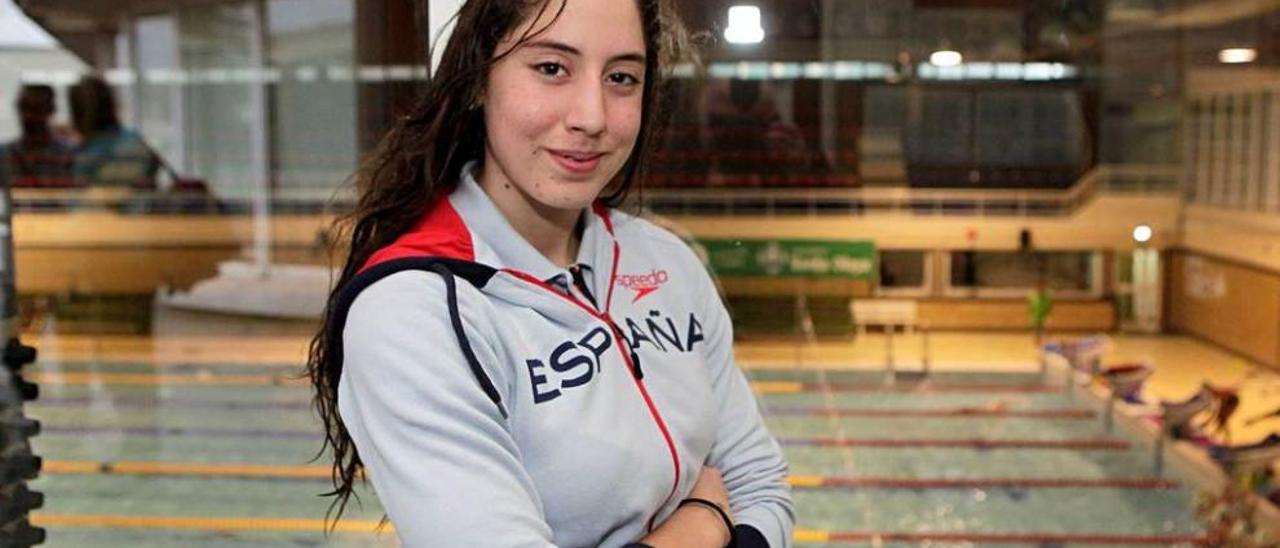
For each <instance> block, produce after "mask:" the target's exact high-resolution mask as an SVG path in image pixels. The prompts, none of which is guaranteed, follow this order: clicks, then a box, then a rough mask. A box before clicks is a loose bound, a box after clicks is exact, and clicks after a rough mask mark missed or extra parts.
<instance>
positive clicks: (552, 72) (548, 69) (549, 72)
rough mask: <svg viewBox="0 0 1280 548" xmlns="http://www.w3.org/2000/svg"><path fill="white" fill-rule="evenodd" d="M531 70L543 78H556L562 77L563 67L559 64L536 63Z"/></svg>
mask: <svg viewBox="0 0 1280 548" xmlns="http://www.w3.org/2000/svg"><path fill="white" fill-rule="evenodd" d="M533 70H536V71H538V73H539V74H541V75H543V76H551V77H556V76H563V75H564V65H561V64H560V63H538V64H536V65H534V66H533Z"/></svg>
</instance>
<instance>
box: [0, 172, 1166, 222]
mask: <svg viewBox="0 0 1280 548" xmlns="http://www.w3.org/2000/svg"><path fill="white" fill-rule="evenodd" d="M1181 177H1182V171H1181V168H1180V167H1179V166H1176V165H1146V164H1139V165H1135V164H1104V165H1100V166H1097V167H1095V168H1094V169H1092V170H1090V171H1089V172H1088V173H1087V174H1085V175H1084V176H1083V177H1081V178H1080V180H1079V181H1077V182H1076V183H1075V184H1074V185H1072V186H1071V187H1070V188H1065V189H1046V190H1031V189H1016V190H1013V189H931V188H910V187H907V186H905V182H904V183H903V186H900V187H875V188H812V187H810V188H765V189H740V188H737V189H735V188H697V189H673V188H667V189H664V188H658V189H649V190H646V191H645V192H644V193H643V196H642V199H643V205H644V206H645V207H646V208H648V209H650V210H652V211H654V212H656V213H659V214H663V215H684V216H687V215H713V216H766V217H773V216H795V215H805V216H820V215H821V216H829V215H864V214H867V213H871V212H875V213H900V214H910V215H926V216H978V217H993V216H1000V217H1008V216H1015V217H1063V216H1067V215H1070V214H1072V213H1073V212H1074V211H1076V209H1078V208H1079V207H1080V206H1081V205H1083V204H1085V203H1087V202H1088V201H1089V200H1091V199H1092V198H1093V196H1094V194H1096V193H1097V192H1099V191H1104V192H1109V193H1113V192H1132V193H1161V194H1166V193H1177V192H1178V191H1179V190H1180V189H1181ZM241 194H243V193H241ZM13 201H14V208H15V209H16V210H17V211H20V212H55V211H68V210H76V211H83V210H111V211H120V212H124V213H136V214H148V213H189V214H190V213H205V214H209V213H221V214H247V213H251V212H252V207H251V205H252V204H251V203H250V200H249V198H247V197H240V198H228V197H222V196H218V192H217V190H216V189H214V191H213V192H211V193H198V192H182V191H176V192H175V191H168V192H165V191H159V192H158V191H135V190H130V189H127V188H86V189H35V188H19V189H14V191H13ZM351 204H352V202H351V196H350V195H349V194H346V193H332V192H329V191H326V192H310V193H302V194H300V193H297V192H287V191H281V192H274V193H273V196H272V198H271V200H270V202H269V206H270V210H271V211H273V212H277V213H293V214H307V213H324V212H332V211H337V210H342V209H343V208H344V207H349V206H350V205H351Z"/></svg>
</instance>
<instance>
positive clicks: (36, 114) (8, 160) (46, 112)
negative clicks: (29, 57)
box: [0, 84, 74, 188]
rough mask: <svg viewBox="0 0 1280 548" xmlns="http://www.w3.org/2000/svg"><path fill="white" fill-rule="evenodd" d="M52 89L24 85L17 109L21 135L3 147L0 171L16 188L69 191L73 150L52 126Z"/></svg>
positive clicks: (53, 104) (53, 102)
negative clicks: (50, 122)
mask: <svg viewBox="0 0 1280 548" xmlns="http://www.w3.org/2000/svg"><path fill="white" fill-rule="evenodd" d="M56 104H57V102H56V100H55V98H54V92H53V88H52V87H49V86H47V85H42V84H28V85H25V86H22V89H21V90H20V91H19V92H18V97H17V100H16V101H14V108H15V109H16V110H17V112H18V120H19V122H20V123H21V126H22V135H21V136H20V137H18V138H17V139H15V140H14V141H13V142H10V143H8V144H6V145H4V146H3V147H0V171H3V172H4V173H5V174H7V176H8V178H9V180H10V182H9V184H10V185H12V186H13V187H15V188H67V187H71V186H73V185H74V179H72V177H71V165H72V158H73V156H72V148H71V145H70V144H69V143H67V141H66V140H64V139H63V138H61V136H59V135H57V134H56V133H55V132H54V131H53V128H52V127H51V126H50V124H49V120H50V119H51V118H52V117H53V114H54V112H55V111H56V108H57V107H56Z"/></svg>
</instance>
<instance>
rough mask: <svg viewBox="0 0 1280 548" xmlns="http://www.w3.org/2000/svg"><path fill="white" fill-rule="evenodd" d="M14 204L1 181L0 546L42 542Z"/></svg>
mask: <svg viewBox="0 0 1280 548" xmlns="http://www.w3.org/2000/svg"><path fill="white" fill-rule="evenodd" d="M12 205H13V202H12V200H11V199H10V196H9V185H8V184H7V182H6V181H3V180H0V286H2V287H0V310H3V313H4V317H3V320H2V322H3V326H2V327H0V331H2V333H0V336H2V337H3V338H2V339H0V340H3V341H4V349H3V352H2V355H0V357H2V358H3V360H4V365H5V368H4V372H3V373H0V548H21V547H26V546H33V545H36V544H41V543H43V542H44V539H45V531H44V529H42V528H39V527H33V526H32V525H31V522H30V519H29V518H30V514H31V511H32V510H35V509H37V508H40V507H41V506H43V504H44V495H42V494H41V493H39V492H36V491H32V490H30V489H28V488H27V482H28V481H30V480H32V479H35V477H36V476H37V475H38V474H39V473H40V465H41V460H40V457H38V456H36V455H35V454H34V453H32V451H31V438H32V437H33V436H35V435H36V434H38V433H39V432H40V422H39V421H36V420H34V419H31V418H28V417H27V416H26V414H25V413H24V412H23V403H24V402H28V401H31V400H34V399H36V397H37V396H38V395H39V388H38V387H37V386H36V385H35V384H34V383H31V382H28V381H27V380H25V379H23V378H22V368H23V366H26V365H27V364H30V363H32V362H34V361H35V359H36V350H35V349H34V348H32V347H30V346H26V345H23V344H22V343H21V342H19V341H18V332H19V326H20V324H19V318H18V303H17V291H16V289H15V285H14V261H13V258H14V256H13V231H12V230H11V229H12V227H13V223H12V211H13V208H12Z"/></svg>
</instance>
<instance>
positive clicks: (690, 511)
mask: <svg viewBox="0 0 1280 548" xmlns="http://www.w3.org/2000/svg"><path fill="white" fill-rule="evenodd" d="M689 497H692V498H700V499H706V500H709V501H712V502H714V503H716V504H717V505H718V506H720V509H721V510H724V512H725V513H726V514H729V517H730V518H732V517H733V514H732V512H731V511H730V510H729V491H728V490H726V489H725V488H724V481H723V480H722V479H721V478H720V471H719V470H716V469H715V468H711V467H709V466H703V467H702V472H700V473H699V474H698V481H697V482H696V483H694V484H693V491H692V492H690V493H689ZM732 534H733V533H732V531H729V530H728V528H727V527H725V523H724V520H723V519H721V517H720V514H718V513H716V511H715V510H712V509H711V508H707V507H706V506H703V505H701V504H686V505H684V506H681V507H679V508H678V509H676V511H675V512H674V513H672V514H671V516H670V517H668V518H667V520H666V521H664V522H663V523H662V525H660V526H658V528H657V529H654V530H653V532H651V533H649V535H648V536H646V537H644V538H643V539H641V540H640V542H641V543H643V544H647V545H649V546H653V547H654V548H723V547H724V546H728V544H729V540H730V539H731V538H733V537H732Z"/></svg>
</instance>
